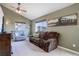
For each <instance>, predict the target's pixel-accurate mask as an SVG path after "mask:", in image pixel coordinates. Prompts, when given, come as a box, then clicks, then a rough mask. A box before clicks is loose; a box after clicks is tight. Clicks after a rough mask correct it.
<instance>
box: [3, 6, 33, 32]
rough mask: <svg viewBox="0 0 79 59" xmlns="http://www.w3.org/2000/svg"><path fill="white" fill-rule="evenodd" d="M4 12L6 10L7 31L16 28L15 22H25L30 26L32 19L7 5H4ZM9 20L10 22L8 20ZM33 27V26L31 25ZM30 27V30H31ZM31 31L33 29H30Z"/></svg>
mask: <svg viewBox="0 0 79 59" xmlns="http://www.w3.org/2000/svg"><path fill="white" fill-rule="evenodd" d="M2 9H3V12H4V21H5V22H4V23H5V26H4V27H5V31H6V32H11V31H14V30H15V27H14V26H15V22H24V23H26V25H28V26H29V27H30V25H31V21H30V20H29V19H27V18H25V17H23V16H21V15H19V14H17V13H15V12H13V11H11V10H9V9H7V8H5V7H3V6H2ZM7 21H8V24H6V22H7ZM30 28H31V27H30ZM30 28H29V30H30ZM30 32H31V31H30Z"/></svg>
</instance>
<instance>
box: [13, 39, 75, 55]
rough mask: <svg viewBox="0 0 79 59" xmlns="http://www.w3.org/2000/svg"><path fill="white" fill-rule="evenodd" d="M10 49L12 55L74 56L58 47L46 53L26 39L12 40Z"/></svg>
mask: <svg viewBox="0 0 79 59" xmlns="http://www.w3.org/2000/svg"><path fill="white" fill-rule="evenodd" d="M12 51H13V54H12V56H76V55H75V54H72V53H70V52H67V51H65V50H62V49H60V48H57V49H55V50H53V51H51V52H49V53H47V52H45V51H43V50H42V49H40V48H39V47H37V46H35V45H33V44H32V43H30V42H29V41H28V40H26V41H19V42H12Z"/></svg>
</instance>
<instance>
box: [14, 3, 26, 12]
mask: <svg viewBox="0 0 79 59" xmlns="http://www.w3.org/2000/svg"><path fill="white" fill-rule="evenodd" d="M17 4H18V6H17V8H15V9H16V12H18V13H21V12H27V11H26V10H24V9H21V3H17ZM13 8H14V7H13Z"/></svg>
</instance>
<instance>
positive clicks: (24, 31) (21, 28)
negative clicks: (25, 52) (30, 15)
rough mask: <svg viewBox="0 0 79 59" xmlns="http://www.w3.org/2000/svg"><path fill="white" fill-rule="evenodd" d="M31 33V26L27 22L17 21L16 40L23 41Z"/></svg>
mask: <svg viewBox="0 0 79 59" xmlns="http://www.w3.org/2000/svg"><path fill="white" fill-rule="evenodd" d="M28 34H29V26H28V25H27V24H26V23H21V22H17V23H15V41H23V40H25V39H26V38H27V36H28Z"/></svg>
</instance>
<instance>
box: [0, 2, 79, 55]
mask: <svg viewBox="0 0 79 59" xmlns="http://www.w3.org/2000/svg"><path fill="white" fill-rule="evenodd" d="M0 6H1V8H2V11H3V18H4V22H3V23H4V24H3V25H4V26H3V33H11V37H10V39H11V41H10V42H11V44H10V45H11V47H10V49H11V51H10V52H11V53H12V54H11V53H10V54H11V56H32V55H33V56H36V55H38V56H41V55H42V56H60V55H61V56H77V55H79V45H78V44H79V36H78V35H79V31H78V30H79V28H78V27H79V24H78V23H79V21H78V19H79V4H78V3H45V4H44V3H1V4H0ZM18 8H19V9H18ZM20 8H22V10H21V9H20ZM16 10H17V11H18V12H17V11H16ZM20 10H21V11H20ZM21 12H22V13H21ZM65 18H66V19H65ZM14 34H15V35H14ZM43 35H44V36H43ZM39 36H40V38H39ZM42 36H43V37H42ZM40 39H46V40H40ZM48 39H50V40H48ZM52 39H53V40H52ZM54 39H55V41H54ZM38 40H40V41H38ZM52 41H54V42H53V43H51V42H52ZM40 42H41V43H40ZM42 42H43V43H42ZM49 42H50V43H49ZM54 43H55V44H54ZM52 44H53V45H52ZM19 48H20V49H19Z"/></svg>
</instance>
